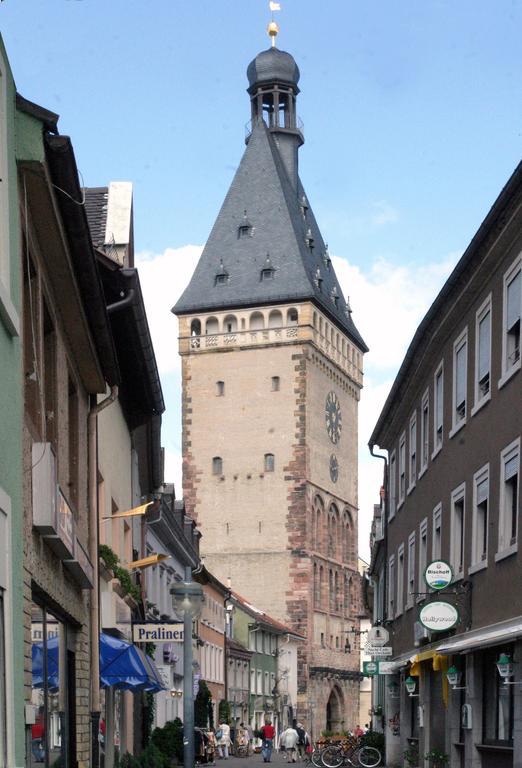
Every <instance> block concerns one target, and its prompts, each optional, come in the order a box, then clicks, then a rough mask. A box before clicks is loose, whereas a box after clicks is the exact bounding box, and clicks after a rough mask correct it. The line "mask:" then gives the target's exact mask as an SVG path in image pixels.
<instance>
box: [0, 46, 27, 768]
mask: <svg viewBox="0 0 522 768" xmlns="http://www.w3.org/2000/svg"><path fill="white" fill-rule="evenodd" d="M15 96H16V92H15V85H14V82H13V78H12V74H11V71H10V68H9V62H8V60H7V55H6V53H5V50H4V47H3V43H2V40H1V38H0V178H1V179H2V181H1V183H0V421H1V424H2V430H1V438H0V542H1V543H0V563H1V565H0V659H2V661H1V662H0V665H1V666H0V678H1V682H0V712H5V713H6V715H5V717H2V719H1V722H0V766H2V768H5V766H7V765H10V766H11V765H12V766H21V765H23V763H24V746H25V745H24V709H23V703H24V698H23V674H24V656H23V646H22V644H21V643H20V635H19V628H20V627H21V626H22V624H23V594H22V590H21V589H20V584H21V583H22V580H23V576H22V540H23V534H22V519H23V514H22V495H21V488H22V391H23V384H22V374H21V370H22V363H21V345H20V332H21V305H20V217H19V214H18V178H17V169H16V155H15V147H16V141H15V139H16V98H15Z"/></svg>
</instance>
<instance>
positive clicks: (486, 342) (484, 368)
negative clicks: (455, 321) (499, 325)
mask: <svg viewBox="0 0 522 768" xmlns="http://www.w3.org/2000/svg"><path fill="white" fill-rule="evenodd" d="M490 391H491V296H488V298H487V299H486V301H485V302H484V303H483V304H482V306H481V307H480V308H479V310H478V312H477V317H476V321H475V406H477V405H479V404H480V403H481V402H483V401H484V400H485V399H486V398H488V397H489V394H490Z"/></svg>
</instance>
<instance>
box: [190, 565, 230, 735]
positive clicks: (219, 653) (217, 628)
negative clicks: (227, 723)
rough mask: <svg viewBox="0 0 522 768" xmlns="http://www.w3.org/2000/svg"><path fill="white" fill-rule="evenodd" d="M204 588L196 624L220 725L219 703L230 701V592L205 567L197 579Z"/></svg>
mask: <svg viewBox="0 0 522 768" xmlns="http://www.w3.org/2000/svg"><path fill="white" fill-rule="evenodd" d="M194 580H195V581H198V582H199V583H200V584H201V585H202V587H203V598H204V600H203V606H202V610H201V615H200V616H199V619H198V620H197V623H196V634H197V636H198V652H197V659H198V663H199V671H198V674H199V675H200V678H201V680H204V681H205V682H206V684H207V686H208V689H209V691H210V693H211V694H212V702H211V706H212V713H213V722H214V723H217V722H218V717H219V703H220V702H221V701H226V700H227V695H226V688H227V665H226V652H227V648H226V631H225V630H226V610H225V603H226V601H227V598H228V596H229V595H230V590H229V589H228V588H227V587H225V585H224V584H222V583H221V582H220V581H218V579H216V578H215V577H214V576H213V575H212V574H211V573H210V572H209V571H208V570H207V569H206V568H205V566H204V565H202V566H201V568H199V569H198V571H197V572H196V574H195V575H194Z"/></svg>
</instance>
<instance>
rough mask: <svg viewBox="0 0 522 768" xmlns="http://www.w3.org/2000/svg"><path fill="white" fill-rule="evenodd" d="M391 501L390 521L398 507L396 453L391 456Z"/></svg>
mask: <svg viewBox="0 0 522 768" xmlns="http://www.w3.org/2000/svg"><path fill="white" fill-rule="evenodd" d="M389 486H390V499H389V516H390V519H391V518H392V517H393V516H394V515H395V508H396V505H397V459H396V456H395V451H393V452H392V453H391V455H390V482H389Z"/></svg>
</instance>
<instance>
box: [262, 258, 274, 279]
mask: <svg viewBox="0 0 522 768" xmlns="http://www.w3.org/2000/svg"><path fill="white" fill-rule="evenodd" d="M274 277H275V268H274V265H273V264H272V261H271V259H270V254H269V253H267V255H266V259H265V263H264V264H263V269H262V270H261V280H262V281H264V280H273V279H274Z"/></svg>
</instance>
